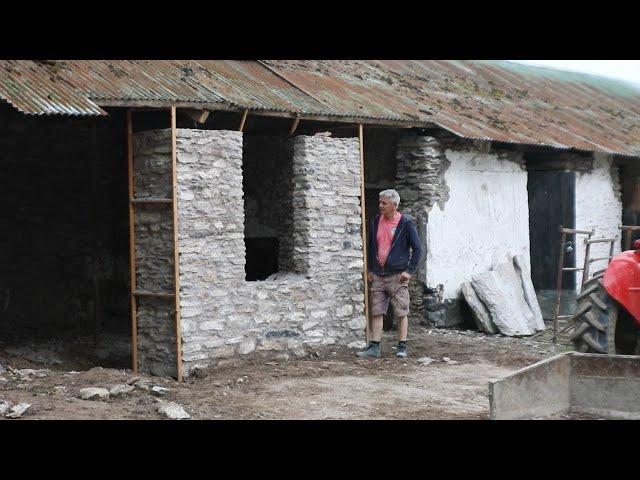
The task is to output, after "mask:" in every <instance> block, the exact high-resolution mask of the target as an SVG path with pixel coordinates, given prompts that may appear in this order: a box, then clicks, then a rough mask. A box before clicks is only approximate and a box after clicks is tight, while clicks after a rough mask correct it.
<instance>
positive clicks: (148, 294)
mask: <svg viewBox="0 0 640 480" xmlns="http://www.w3.org/2000/svg"><path fill="white" fill-rule="evenodd" d="M133 294H134V295H135V296H136V297H157V298H174V297H175V294H174V293H154V292H147V291H145V290H136V291H134V292H133Z"/></svg>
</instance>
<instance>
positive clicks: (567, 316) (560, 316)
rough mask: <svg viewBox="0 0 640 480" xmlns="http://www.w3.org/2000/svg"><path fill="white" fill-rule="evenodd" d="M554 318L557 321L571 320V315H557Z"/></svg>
mask: <svg viewBox="0 0 640 480" xmlns="http://www.w3.org/2000/svg"><path fill="white" fill-rule="evenodd" d="M556 318H557V319H558V320H566V319H567V318H573V315H558V316H557V317H556Z"/></svg>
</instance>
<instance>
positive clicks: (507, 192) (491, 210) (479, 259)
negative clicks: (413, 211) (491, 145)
mask: <svg viewBox="0 0 640 480" xmlns="http://www.w3.org/2000/svg"><path fill="white" fill-rule="evenodd" d="M445 154H446V157H447V159H448V160H449V161H450V162H451V165H450V166H449V168H448V169H447V171H446V172H445V182H446V184H447V186H448V187H449V200H448V201H447V202H446V204H445V205H444V210H442V209H440V207H439V206H438V205H437V204H436V205H434V206H433V209H432V210H431V212H430V213H429V223H428V226H427V257H426V262H427V268H426V272H427V285H428V286H429V287H436V286H437V285H438V284H443V285H444V296H445V298H454V297H458V296H459V295H460V293H461V290H460V285H461V284H462V283H463V282H467V281H469V280H470V278H471V275H473V274H475V273H480V272H485V271H488V270H489V269H490V268H491V266H492V265H493V264H494V263H497V262H499V261H505V260H506V259H507V255H508V254H509V253H510V254H511V255H518V254H522V255H524V256H525V258H526V259H527V260H528V259H529V204H528V197H527V172H526V170H524V169H523V168H522V167H521V166H520V165H519V164H518V163H517V162H513V161H509V160H499V159H498V155H496V154H480V153H477V152H468V151H454V150H447V151H446V152H445Z"/></svg>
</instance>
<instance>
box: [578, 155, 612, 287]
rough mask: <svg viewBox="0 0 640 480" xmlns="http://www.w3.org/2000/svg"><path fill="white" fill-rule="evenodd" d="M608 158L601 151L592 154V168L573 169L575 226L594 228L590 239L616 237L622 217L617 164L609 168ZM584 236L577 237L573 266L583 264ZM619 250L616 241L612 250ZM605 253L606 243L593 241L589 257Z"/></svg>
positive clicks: (599, 265) (601, 265) (596, 267)
mask: <svg viewBox="0 0 640 480" xmlns="http://www.w3.org/2000/svg"><path fill="white" fill-rule="evenodd" d="M612 161H613V160H612V158H611V156H609V155H606V154H603V153H596V154H594V161H593V171H591V172H588V173H583V172H576V224H575V225H576V228H577V229H578V230H591V229H595V235H594V238H605V237H614V236H618V238H619V237H620V230H619V228H618V226H619V225H620V222H621V220H622V201H621V199H620V182H619V178H618V169H617V167H616V168H614V169H613V170H612V167H611V165H612ZM582 239H584V236H582V235H580V236H578V239H577V240H578V241H577V242H576V243H577V249H576V266H578V267H582V266H583V265H584V254H585V246H584V244H583V243H582V241H581V240H582ZM619 251H620V243H619V242H616V245H615V253H618V252H619ZM607 255H609V244H597V243H596V244H594V245H593V246H592V247H591V257H592V258H595V257H604V256H607ZM605 266H606V262H598V263H593V264H592V266H591V267H590V268H591V271H592V272H593V271H594V270H600V269H602V268H604V267H605ZM581 281H582V272H577V275H576V290H578V291H579V290H580V283H581Z"/></svg>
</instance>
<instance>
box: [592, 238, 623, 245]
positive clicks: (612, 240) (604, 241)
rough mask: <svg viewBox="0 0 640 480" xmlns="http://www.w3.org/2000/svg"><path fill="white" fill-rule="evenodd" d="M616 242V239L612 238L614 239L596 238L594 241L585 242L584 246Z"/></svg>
mask: <svg viewBox="0 0 640 480" xmlns="http://www.w3.org/2000/svg"><path fill="white" fill-rule="evenodd" d="M616 240H618V237H614V238H596V239H594V240H585V241H584V243H586V244H591V243H609V242H615V241H616Z"/></svg>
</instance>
